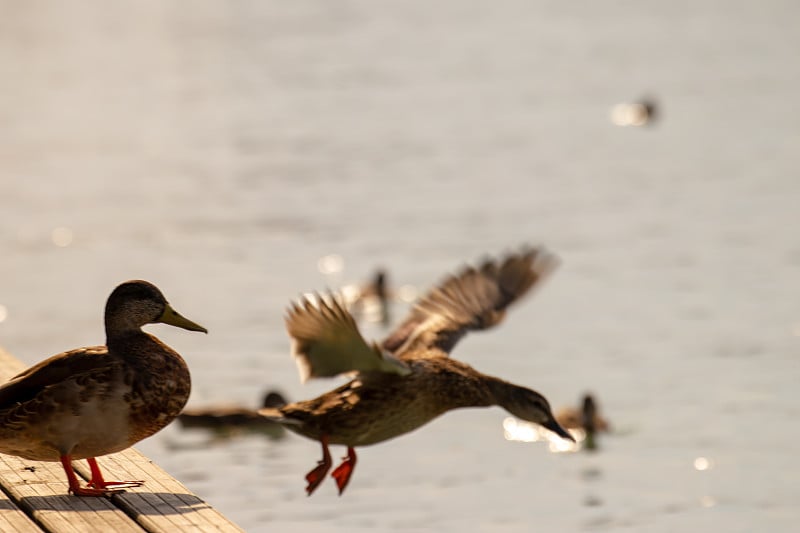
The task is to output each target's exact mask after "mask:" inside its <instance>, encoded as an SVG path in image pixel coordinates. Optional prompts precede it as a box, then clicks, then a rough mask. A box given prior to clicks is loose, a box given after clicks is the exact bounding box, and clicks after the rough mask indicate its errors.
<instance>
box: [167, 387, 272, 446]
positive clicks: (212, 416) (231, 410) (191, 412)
mask: <svg viewBox="0 0 800 533" xmlns="http://www.w3.org/2000/svg"><path fill="white" fill-rule="evenodd" d="M284 405H286V400H285V399H284V397H283V395H281V393H280V392H277V391H267V392H266V393H264V399H263V401H262V403H261V407H262V408H268V407H272V408H275V407H283V406H284ZM178 422H179V423H180V425H181V427H183V428H185V429H189V428H201V429H208V430H212V431H215V432H218V433H228V434H229V433H236V432H242V431H244V432H258V433H265V434H267V435H269V436H271V437H276V438H277V437H280V436H282V435H283V432H284V429H283V426H281V425H280V424H277V423H275V422H273V421H271V420H269V419H267V418H264V417H263V416H261V415H259V414H258V410H256V409H250V408H247V407H240V406H217V407H206V408H196V409H184V411H183V412H182V413H181V414H180V415H178Z"/></svg>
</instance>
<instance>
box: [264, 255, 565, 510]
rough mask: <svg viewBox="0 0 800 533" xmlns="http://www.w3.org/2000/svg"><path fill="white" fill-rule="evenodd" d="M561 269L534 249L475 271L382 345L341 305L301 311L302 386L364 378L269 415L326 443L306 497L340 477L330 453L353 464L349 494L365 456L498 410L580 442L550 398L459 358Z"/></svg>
mask: <svg viewBox="0 0 800 533" xmlns="http://www.w3.org/2000/svg"><path fill="white" fill-rule="evenodd" d="M556 265H557V260H556V259H555V257H553V256H552V255H550V254H549V253H547V252H546V251H545V250H543V249H525V250H523V251H522V252H521V253H516V254H511V255H509V256H507V257H506V258H504V259H502V260H487V261H485V262H484V263H483V264H482V265H481V266H479V267H477V268H473V267H468V268H465V269H463V270H462V271H461V272H460V273H459V274H456V275H454V276H450V277H448V278H447V279H445V280H444V281H443V282H442V283H441V284H440V285H438V286H437V287H435V288H433V289H432V290H430V291H429V292H428V293H427V294H426V295H425V296H424V297H423V298H422V299H421V300H420V301H419V302H417V304H416V305H415V307H414V308H413V310H412V311H411V312H410V314H409V316H408V317H407V318H406V320H405V321H404V322H403V323H401V324H400V325H399V326H398V327H396V328H395V330H394V331H393V332H392V333H391V334H390V335H389V336H388V337H387V338H386V339H384V341H383V342H382V343H381V344H376V343H368V342H367V341H366V340H365V339H364V338H363V337H362V336H361V334H360V332H359V331H358V327H357V326H356V323H355V321H354V319H353V317H352V316H351V315H350V314H349V313H348V312H347V311H346V310H345V309H344V308H343V307H342V306H341V305H340V304H339V303H338V301H337V300H336V299H335V298H332V297H330V298H327V299H326V298H322V297H317V298H315V299H314V300H311V299H308V298H306V299H304V301H302V302H301V303H300V304H295V305H293V306H292V307H291V308H290V309H289V311H288V315H287V318H286V327H287V330H288V332H289V335H290V337H291V341H292V355H293V356H294V357H295V358H296V362H297V364H298V368H299V370H300V377H301V381H306V380H307V379H308V378H310V377H324V376H335V375H338V374H341V373H345V372H350V373H355V377H354V378H353V379H352V380H351V381H349V382H348V383H346V384H344V385H342V386H340V387H338V388H336V389H334V390H332V391H330V392H327V393H325V394H323V395H321V396H319V397H317V398H315V399H313V400H306V401H300V402H295V403H291V404H288V405H285V406H283V407H279V408H265V409H261V410H260V413H261V414H262V415H263V416H265V417H267V418H269V419H271V420H275V421H278V422H280V423H282V424H284V425H285V426H286V427H287V428H288V429H290V430H291V431H294V432H295V433H298V434H300V435H303V436H305V437H307V438H310V439H313V440H316V441H318V442H320V443H321V445H322V460H320V461H319V463H318V465H317V466H316V467H315V468H314V469H312V470H311V471H310V472H309V473H308V474H307V475H306V481H307V483H308V485H307V487H306V492H307V493H308V494H309V495H310V494H311V493H313V492H314V490H315V489H316V488H317V487H318V486H319V485H320V483H322V481H323V479H324V477H325V475H326V474H327V473H328V471H329V470H330V468H331V466H332V460H331V455H330V452H329V450H328V446H329V445H330V444H340V445H344V446H347V456H346V457H344V461H343V462H342V463H341V464H340V465H339V466H338V467H337V468H335V469H334V470H333V472H332V474H331V475H332V477H333V478H334V480H335V481H336V485H337V487H338V489H339V494H341V493H342V492H343V491H344V489H345V488H346V487H347V484H348V482H349V480H350V477H351V475H352V473H353V469H354V467H355V464H356V453H355V449H354V448H355V447H357V446H367V445H370V444H376V443H379V442H383V441H385V440H389V439H392V438H394V437H397V436H400V435H403V434H405V433H408V432H410V431H413V430H415V429H417V428H419V427H421V426H423V425H425V424H427V423H428V422H430V421H431V420H433V419H434V418H436V417H438V416H440V415H442V414H444V413H446V412H448V411H450V410H452V409H458V408H462V407H488V406H492V405H498V406H500V407H503V408H504V409H506V410H507V411H509V412H510V413H512V414H513V415H515V416H517V417H519V418H522V419H524V420H527V421H531V422H535V423H537V424H540V425H542V426H544V427H546V428H548V429H550V430H551V431H554V432H555V433H557V434H558V435H560V436H561V437H562V438H565V439H570V440H572V437H571V436H570V435H569V433H567V431H566V430H564V429H563V428H562V427H561V426H560V425H559V424H558V422H556V420H555V417H554V416H553V414H552V412H551V410H550V405H549V404H548V402H547V400H546V399H545V398H544V397H543V396H542V395H541V394H539V393H538V392H535V391H533V390H531V389H528V388H525V387H522V386H519V385H515V384H512V383H509V382H508V381H504V380H502V379H500V378H496V377H493V376H489V375H486V374H482V373H480V372H478V371H477V370H475V369H473V368H472V367H471V366H469V365H467V364H465V363H462V362H460V361H457V360H455V359H451V358H450V357H449V355H450V351H451V350H452V349H453V347H454V346H455V345H456V344H457V342H458V341H459V339H461V337H463V336H464V335H465V334H466V333H467V332H468V331H472V330H482V329H488V328H491V327H493V326H495V325H496V324H498V323H499V322H501V321H502V319H503V317H504V316H505V310H506V309H507V308H508V306H510V305H511V304H513V303H514V302H516V301H517V300H518V299H519V298H520V297H522V296H523V295H525V294H526V293H527V292H528V291H529V290H530V289H531V288H532V287H533V286H535V285H538V284H539V283H540V282H541V280H542V279H544V278H545V277H547V275H548V274H549V273H550V272H551V271H552V270H553V269H554V268H555V267H556Z"/></svg>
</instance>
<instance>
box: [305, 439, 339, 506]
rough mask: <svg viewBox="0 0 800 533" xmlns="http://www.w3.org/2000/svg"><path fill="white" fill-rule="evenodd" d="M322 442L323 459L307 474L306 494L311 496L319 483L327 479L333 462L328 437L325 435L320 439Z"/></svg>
mask: <svg viewBox="0 0 800 533" xmlns="http://www.w3.org/2000/svg"><path fill="white" fill-rule="evenodd" d="M320 443H321V444H322V460H320V461H318V462H317V466H316V468H314V469H313V470H312V471H311V472H309V473H308V474H306V481H308V486H306V494H308V495H309V496H311V494H312V493H313V492H314V491H315V490H317V487H319V484H320V483H322V480H323V479H325V474H327V473H328V470H330V468H331V465H332V464H333V462H332V461H331V454H330V452H329V451H328V437H325V436H323V437H322V438H321V439H320Z"/></svg>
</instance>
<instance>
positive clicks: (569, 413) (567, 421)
mask: <svg viewBox="0 0 800 533" xmlns="http://www.w3.org/2000/svg"><path fill="white" fill-rule="evenodd" d="M556 420H557V421H558V423H559V424H561V426H562V427H564V428H566V429H582V430H583V431H584V432H585V433H586V440H585V444H584V447H585V448H586V449H587V450H594V449H596V448H597V442H596V440H595V434H596V433H598V432H602V431H608V430H609V423H608V421H607V420H606V419H605V418H603V416H602V415H600V409H599V408H598V407H597V402H596V401H595V399H594V396H592V395H591V394H585V395H584V396H583V399H582V400H581V406H580V407H579V408H575V407H564V408H562V409H560V410H559V411H558V413H556Z"/></svg>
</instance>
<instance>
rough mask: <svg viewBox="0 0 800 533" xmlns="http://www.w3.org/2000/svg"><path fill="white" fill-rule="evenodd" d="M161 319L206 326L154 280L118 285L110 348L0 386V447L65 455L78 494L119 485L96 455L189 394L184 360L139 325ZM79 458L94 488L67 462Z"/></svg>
mask: <svg viewBox="0 0 800 533" xmlns="http://www.w3.org/2000/svg"><path fill="white" fill-rule="evenodd" d="M155 322H163V323H167V324H171V325H174V326H178V327H182V328H184V329H189V330H193V331H205V329H204V328H202V327H201V326H199V325H197V324H195V323H193V322H191V321H189V320H187V319H185V318H183V317H182V316H180V315H179V314H177V313H176V312H175V311H174V310H173V309H172V308H171V307H170V306H169V304H168V303H167V301H166V299H165V298H164V296H163V295H162V294H161V292H160V291H159V290H158V289H157V288H156V287H155V286H154V285H152V284H150V283H147V282H145V281H129V282H126V283H123V284H122V285H120V286H119V287H117V288H116V289H115V290H114V291H113V292H112V294H111V296H109V299H108V303H107V305H106V312H105V324H106V346H94V347H89V348H79V349H76V350H71V351H68V352H64V353H60V354H57V355H54V356H52V357H50V358H49V359H46V360H44V361H42V362H40V363H38V364H36V365H34V366H32V367H31V368H29V369H27V370H25V371H24V372H22V373H21V374H19V375H18V376H15V377H14V378H12V379H11V380H9V381H8V383H6V384H4V385H2V386H0V453H6V454H10V455H16V456H19V457H23V458H25V459H30V460H34V461H61V463H62V464H63V465H64V468H65V471H66V473H67V478H68V480H69V484H70V487H69V489H70V492H73V493H75V494H78V495H84V496H99V495H103V494H106V493H108V492H110V490H108V489H107V487H110V486H116V483H115V482H106V481H104V480H103V479H102V476H101V474H100V473H99V469H98V468H97V465H96V462H95V461H94V457H97V456H101V455H106V454H109V453H114V452H119V451H121V450H124V449H126V448H128V447H130V446H132V445H133V444H134V443H136V442H138V441H140V440H141V439H143V438H145V437H148V436H150V435H152V434H153V433H155V432H157V431H158V430H160V429H161V428H163V427H164V426H165V425H167V424H168V423H169V422H170V421H172V419H174V418H175V417H176V416H177V415H178V413H180V411H181V409H182V408H183V406H184V405H185V403H186V400H187V399H188V397H189V391H190V389H191V380H190V377H189V369H188V367H187V366H186V363H185V362H184V360H183V359H182V358H181V356H180V355H178V353H176V352H175V351H174V350H172V349H171V348H170V347H169V346H167V345H166V344H164V343H163V342H161V341H159V340H158V339H157V338H155V337H154V336H152V335H150V334H148V333H145V332H143V331H142V330H141V326H143V325H145V324H148V323H155ZM76 459H87V460H89V464H90V466H91V467H92V472H93V476H92V480H91V482H90V487H89V488H84V487H80V486H79V485H78V482H77V478H75V474H74V472H72V467H71V466H69V463H70V461H71V460H76ZM124 483H127V485H126V486H131V484H136V483H139V482H124ZM139 484H140V483H139ZM112 490H113V489H112Z"/></svg>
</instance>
